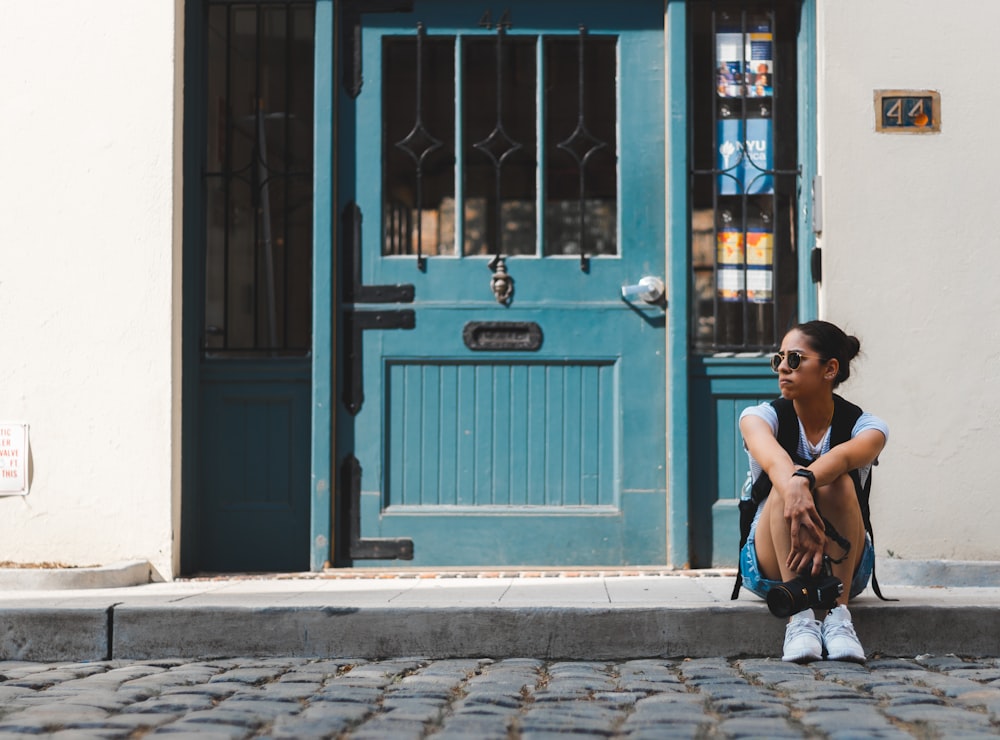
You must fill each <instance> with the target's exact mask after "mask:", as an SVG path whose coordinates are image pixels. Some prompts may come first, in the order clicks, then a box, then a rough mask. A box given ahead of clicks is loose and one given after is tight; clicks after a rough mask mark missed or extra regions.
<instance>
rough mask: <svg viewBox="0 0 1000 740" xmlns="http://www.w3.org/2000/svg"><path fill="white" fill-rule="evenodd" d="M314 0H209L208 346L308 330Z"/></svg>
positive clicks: (285, 343) (247, 345) (273, 350)
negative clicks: (264, 0)
mask: <svg viewBox="0 0 1000 740" xmlns="http://www.w3.org/2000/svg"><path fill="white" fill-rule="evenodd" d="M313 13H314V8H313V4H312V3H296V2H289V3H269V4H267V5H262V4H257V3H229V2H216V3H212V4H210V5H209V8H208V38H207V52H206V53H207V65H206V70H207V71H206V74H207V81H206V93H207V94H206V106H205V223H206V230H205V312H204V313H205V325H204V332H203V337H204V339H203V348H204V350H205V351H206V352H207V353H210V354H213V355H217V356H257V355H261V354H266V355H304V354H306V353H307V352H308V351H309V346H310V342H311V336H312V323H311V322H312V318H311V317H312V297H311V290H312V138H313V137H312V131H313V36H314V23H315V22H314V15H313Z"/></svg>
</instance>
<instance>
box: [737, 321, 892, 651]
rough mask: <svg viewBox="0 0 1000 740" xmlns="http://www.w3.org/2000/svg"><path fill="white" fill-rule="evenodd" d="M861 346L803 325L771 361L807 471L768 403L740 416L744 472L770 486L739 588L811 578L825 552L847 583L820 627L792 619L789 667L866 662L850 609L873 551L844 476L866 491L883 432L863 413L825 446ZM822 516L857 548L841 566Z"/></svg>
mask: <svg viewBox="0 0 1000 740" xmlns="http://www.w3.org/2000/svg"><path fill="white" fill-rule="evenodd" d="M860 348H861V345H860V342H859V341H858V339H857V338H856V337H853V336H848V335H847V334H845V333H844V332H843V331H842V330H841V329H840V328H839V327H837V326H835V325H834V324H831V323H829V322H826V321H810V322H807V323H805V324H800V325H798V326H796V327H794V328H793V329H791V330H790V331H789V332H788V333H787V334H786V335H785V337H784V339H783V340H782V342H781V351H780V352H778V354H776V355H775V356H774V357H773V358H772V361H771V366H772V367H773V368H774V371H775V372H776V373H778V385H779V388H780V389H781V396H782V398H785V399H788V400H790V401H792V403H793V406H794V409H795V414H796V416H797V417H798V423H799V436H798V450H797V455H798V457H799V458H801V459H802V460H804V461H809V462H808V465H797V464H796V463H795V462H794V461H793V460H792V457H791V456H790V455H789V454H788V453H787V452H786V451H785V450H784V449H783V448H782V446H781V445H780V444H779V443H778V440H777V435H778V416H777V412H776V411H775V409H774V407H773V406H772V405H771V404H770V403H764V404H761V405H759V406H754V407H751V408H748V409H746V410H745V411H744V412H743V413H742V415H741V416H740V422H739V424H740V432H741V433H742V435H743V442H744V445H745V446H746V449H747V454H748V455H749V457H750V472H751V475H752V477H753V479H754V480H755V481H756V480H757V478H758V477H759V476H760V475H761V474H762V473H766V474H767V475H768V477H769V478H770V480H771V486H772V487H771V492H770V494H769V495H767V497H766V498H765V499H764V500H763V501H762V502H761V504H760V505H759V506H758V508H757V513H756V516H755V517H754V521H753V525H752V527H751V530H750V536H749V538H748V539H747V542H746V545H744V547H743V550H742V551H741V552H740V572H741V574H742V576H743V586H744V587H746V588H747V589H749V590H750V591H752V592H754V593H755V594H757V595H758V596H761V597H766V595H767V592H768V591H769V590H770V589H771V587H772V586H774V585H776V584H777V583H779V582H783V581H789V580H791V579H793V578H795V577H796V576H798V575H800V574H806V573H810V574H812V575H813V576H818V575H819V574H820V573H821V568H822V566H823V559H824V554H827V555H830V556H831V560H830V562H831V563H832V572H833V575H834V576H836V577H837V578H839V579H840V580H841V581H842V582H843V583H844V584H845V588H844V592H843V593H842V594H841V595H840V597H839V598H838V599H837V606H836V608H835V609H833V610H832V611H830V612H829V614H826V615H821V616H822V617H823V621H822V622H820V621H817V619H816V615H815V614H814V613H813V610H812V609H806V610H805V611H802V612H799V613H798V614H795V615H793V616H792V617H791V618H790V619H789V622H788V626H787V627H786V628H785V644H784V654H783V656H782V660H785V661H789V662H796V663H805V662H809V661H812V660H820V659H822V657H823V651H824V648H825V650H826V657H827V658H828V659H829V660H848V661H853V662H856V663H863V662H864V661H865V652H864V649H863V648H862V647H861V643H860V641H859V640H858V637H857V634H856V633H855V631H854V625H853V624H852V622H851V614H850V612H849V611H848V609H847V604H848V601H849V600H850V599H851V598H853V597H854V596H857V595H858V594H860V593H861V592H862V591H864V589H865V588H866V587H867V585H868V581H869V578H870V577H871V573H872V568H873V566H874V562H875V552H874V548H873V546H872V543H871V540H870V539H869V538H868V536H867V534H866V533H865V528H864V523H863V521H862V514H861V507H860V504H859V502H858V496H857V493H856V491H855V486H854V482H853V481H852V479H851V477H850V475H849V473H850V472H851V471H853V470H858V472H859V473H860V476H861V482H862V484H864V482H865V480H866V479H867V477H868V475H869V473H870V471H871V466H872V463H874V462H875V460H876V458H878V455H879V453H880V452H881V451H882V448H883V447H884V446H885V443H886V440H887V439H888V436H889V430H888V427H887V426H886V424H885V422H883V421H882V420H881V419H879V418H878V417H875V416H873V415H871V414H868V413H862V414H861V416H860V418H859V419H858V421H857V423H856V424H855V425H854V429H853V431H852V433H851V438H850V439H849V440H848V441H846V442H844V443H842V444H839V445H836V446H834V447H833V448H832V449H831V447H830V431H831V424H832V422H833V411H834V394H833V391H834V389H835V388H836V387H837V386H839V385H840V384H841V383H842V382H844V381H845V380H847V379H848V378H849V377H850V375H851V369H850V363H851V360H852V359H854V357H855V356H856V355H857V354H858V352H859V350H860ZM800 471H801V472H800ZM821 514H822V516H821ZM824 518H825V519H826V520H827V521H828V522H829V523H830V524H832V525H833V527H834V528H835V529H836V531H837V532H839V533H840V534H841V535H842V536H843V537H845V538H846V539H847V540H848V541H849V542H851V543H852V544H853V545H854V546H853V547H851V548H850V549H849V550H848V551H847V552H846V557H843V559H842V560H840V561H839V562H837V560H838V559H839V558H840V557H841V556H844V555H845V553H844V552H843V551H842V550H841V548H840V547H839V546H838V545H837V544H836V543H835V542H834V541H833V540H831V539H830V538H829V537H828V536H827V534H826V531H825V525H824V521H823V519H824ZM834 556H836V557H834ZM848 584H849V585H848Z"/></svg>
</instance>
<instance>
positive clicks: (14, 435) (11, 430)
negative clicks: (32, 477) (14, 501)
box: [0, 421, 28, 496]
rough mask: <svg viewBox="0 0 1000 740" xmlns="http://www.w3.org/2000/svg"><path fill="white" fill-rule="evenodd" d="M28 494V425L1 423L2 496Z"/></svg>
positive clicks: (0, 461)
mask: <svg viewBox="0 0 1000 740" xmlns="http://www.w3.org/2000/svg"><path fill="white" fill-rule="evenodd" d="M27 494H28V425H27V424H17V423H14V422H7V421H0V496H26V495H27Z"/></svg>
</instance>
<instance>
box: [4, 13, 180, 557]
mask: <svg viewBox="0 0 1000 740" xmlns="http://www.w3.org/2000/svg"><path fill="white" fill-rule="evenodd" d="M0 1H2V15H3V22H2V23H0V90H2V91H3V94H2V97H0V122H2V123H0V138H2V144H0V322H2V327H3V344H2V348H3V349H2V353H0V419H2V420H5V421H23V422H27V423H28V424H30V425H31V457H32V465H33V472H34V475H33V479H32V486H31V492H30V494H29V495H28V496H27V497H26V498H21V497H11V498H0V561H6V560H10V561H17V562H39V561H58V562H63V563H68V564H75V565H91V564H108V563H112V562H116V561H120V560H128V559H143V560H149V561H150V562H152V563H153V565H154V567H155V568H156V569H157V570H158V571H159V572H160V573H161V574H163V575H165V576H169V575H170V573H171V559H172V556H173V552H172V545H171V529H172V527H171V524H172V523H171V501H172V498H173V497H174V493H173V490H174V487H175V486H174V478H175V475H174V470H175V467H176V461H175V459H174V458H175V457H176V455H174V452H173V447H172V437H171V424H172V417H171V404H172V397H173V395H174V390H175V388H174V383H173V380H172V377H171V372H172V332H173V331H174V328H175V321H174V306H173V305H172V288H173V275H174V270H175V266H174V263H173V255H174V248H173V234H172V228H173V219H174V212H173V175H174V172H173V167H174V151H173V127H174V93H175V91H174V82H175V79H174V74H175V72H174V41H175V39H174V28H175V17H174V0H142V2H135V0H89V2H86V3H81V2H78V0H40V1H39V2H30V3H14V2H7V0H0Z"/></svg>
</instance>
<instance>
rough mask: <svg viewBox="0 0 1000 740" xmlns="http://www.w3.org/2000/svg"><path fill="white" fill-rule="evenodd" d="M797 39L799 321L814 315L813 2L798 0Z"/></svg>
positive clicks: (814, 17)
mask: <svg viewBox="0 0 1000 740" xmlns="http://www.w3.org/2000/svg"><path fill="white" fill-rule="evenodd" d="M801 13H802V16H801V21H800V25H799V38H798V44H797V48H798V59H797V60H796V61H797V62H798V68H799V76H798V80H799V90H798V100H799V111H798V113H799V116H798V117H799V132H798V133H799V152H800V155H799V160H800V162H801V163H802V181H801V182H802V195H801V197H800V204H799V223H798V233H799V234H801V237H800V238H801V241H800V245H799V320H800V321H809V320H811V319H814V318H816V316H817V312H818V309H817V303H818V301H817V296H816V285H815V284H814V283H813V281H812V274H811V271H810V269H809V261H810V256H811V254H812V249H813V247H815V246H816V234H815V233H814V232H813V202H812V184H813V177H815V176H816V83H817V77H816V0H802V10H801Z"/></svg>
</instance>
